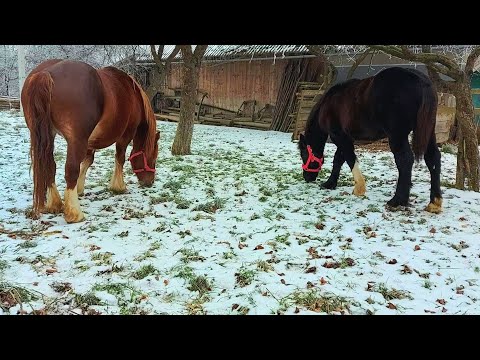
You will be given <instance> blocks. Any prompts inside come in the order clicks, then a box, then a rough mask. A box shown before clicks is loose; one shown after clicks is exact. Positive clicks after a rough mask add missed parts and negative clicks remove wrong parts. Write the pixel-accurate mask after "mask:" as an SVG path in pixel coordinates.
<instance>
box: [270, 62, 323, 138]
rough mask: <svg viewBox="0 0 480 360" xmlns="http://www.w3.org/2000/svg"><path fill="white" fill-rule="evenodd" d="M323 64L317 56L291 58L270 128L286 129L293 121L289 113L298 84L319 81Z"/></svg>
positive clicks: (290, 112) (281, 84)
mask: <svg viewBox="0 0 480 360" xmlns="http://www.w3.org/2000/svg"><path fill="white" fill-rule="evenodd" d="M323 66H324V64H323V63H322V62H321V60H320V59H319V58H306V59H299V60H292V61H290V62H289V63H288V65H287V67H286V68H285V72H284V75H283V77H282V81H281V83H280V88H279V90H278V96H277V100H276V102H275V110H274V112H273V118H272V125H271V127H270V129H271V130H276V131H282V132H287V131H288V129H289V128H290V127H291V124H292V121H293V118H292V116H290V115H291V114H292V112H293V110H294V106H295V98H296V91H297V88H298V85H299V84H300V83H302V82H318V81H321V80H322V72H321V70H322V69H323Z"/></svg>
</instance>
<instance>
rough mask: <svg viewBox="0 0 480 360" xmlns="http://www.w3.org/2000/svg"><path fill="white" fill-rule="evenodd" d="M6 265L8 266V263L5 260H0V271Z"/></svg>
mask: <svg viewBox="0 0 480 360" xmlns="http://www.w3.org/2000/svg"><path fill="white" fill-rule="evenodd" d="M8 267H10V265H8V262H7V260H0V271H3V270H5V269H6V268H8Z"/></svg>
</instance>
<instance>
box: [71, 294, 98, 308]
mask: <svg viewBox="0 0 480 360" xmlns="http://www.w3.org/2000/svg"><path fill="white" fill-rule="evenodd" d="M74 301H75V305H76V306H77V307H79V308H82V309H86V308H88V307H89V306H92V305H103V302H102V301H101V300H100V299H99V298H98V297H97V296H96V295H95V294H94V293H92V292H87V293H85V294H75V296H74Z"/></svg>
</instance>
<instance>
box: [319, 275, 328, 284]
mask: <svg viewBox="0 0 480 360" xmlns="http://www.w3.org/2000/svg"><path fill="white" fill-rule="evenodd" d="M325 284H328V281H327V280H325V279H324V278H323V276H322V277H321V278H320V285H325Z"/></svg>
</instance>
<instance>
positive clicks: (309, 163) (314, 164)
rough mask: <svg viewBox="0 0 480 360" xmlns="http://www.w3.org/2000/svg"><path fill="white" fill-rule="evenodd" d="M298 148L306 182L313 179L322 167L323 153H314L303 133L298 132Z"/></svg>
mask: <svg viewBox="0 0 480 360" xmlns="http://www.w3.org/2000/svg"><path fill="white" fill-rule="evenodd" d="M298 148H299V149H300V156H301V157H302V169H303V178H304V179H305V181H306V182H312V181H315V180H316V179H317V176H318V173H319V172H320V170H321V169H322V165H323V154H315V153H314V152H313V150H312V147H311V146H310V145H309V144H308V143H307V139H306V138H305V135H304V134H300V141H299V142H298Z"/></svg>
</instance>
